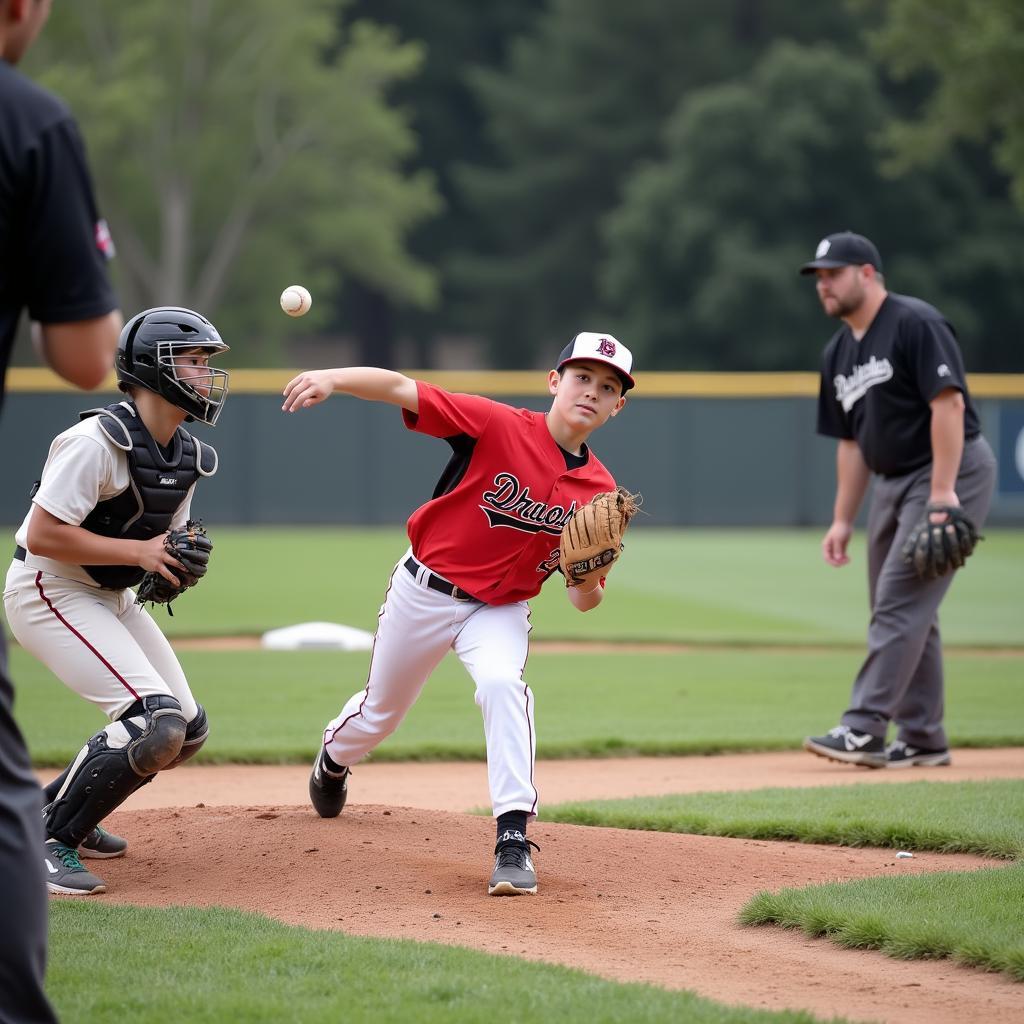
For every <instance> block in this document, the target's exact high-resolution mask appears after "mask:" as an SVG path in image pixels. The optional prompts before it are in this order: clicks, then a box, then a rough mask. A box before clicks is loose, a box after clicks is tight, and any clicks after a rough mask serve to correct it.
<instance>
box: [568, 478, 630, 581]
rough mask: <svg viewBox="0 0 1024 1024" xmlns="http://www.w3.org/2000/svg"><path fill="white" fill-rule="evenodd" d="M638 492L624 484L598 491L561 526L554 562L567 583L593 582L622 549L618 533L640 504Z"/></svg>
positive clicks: (619, 533)
mask: <svg viewBox="0 0 1024 1024" xmlns="http://www.w3.org/2000/svg"><path fill="white" fill-rule="evenodd" d="M640 501H641V499H640V495H638V494H630V493H629V491H627V490H626V489H625V488H624V487H620V488H619V489H618V490H615V491H602V492H601V493H600V494H596V495H594V497H593V498H592V499H591V500H590V502H589V503H588V504H586V505H582V506H581V507H580V508H578V509H576V511H575V512H574V513H573V514H572V516H570V518H569V520H568V521H567V522H566V524H565V526H563V527H562V536H561V539H560V540H559V545H558V565H559V568H560V569H561V570H562V575H563V576H564V577H565V585H566V586H567V587H578V586H580V585H581V584H585V583H590V584H592V585H593V586H597V583H598V581H599V580H600V578H601V577H602V576H606V575H607V574H608V570H609V568H611V566H612V565H613V564H614V563H615V561H616V560H617V559H618V557H619V555H620V554H621V552H622V535H623V534H624V533H625V532H626V527H627V526H628V525H629V521H630V519H632V518H633V516H634V515H636V513H637V510H638V509H639V508H640Z"/></svg>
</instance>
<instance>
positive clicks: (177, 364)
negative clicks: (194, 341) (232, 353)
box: [157, 342, 228, 427]
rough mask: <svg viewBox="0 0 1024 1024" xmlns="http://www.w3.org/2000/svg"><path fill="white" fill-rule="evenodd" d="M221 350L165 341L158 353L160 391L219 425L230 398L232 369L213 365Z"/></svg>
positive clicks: (209, 422)
mask: <svg viewBox="0 0 1024 1024" xmlns="http://www.w3.org/2000/svg"><path fill="white" fill-rule="evenodd" d="M216 353H217V350H213V351H211V350H209V349H201V348H186V349H182V347H181V346H180V345H176V344H174V343H173V342H162V343H161V344H160V347H159V350H158V354H157V365H158V366H159V368H160V384H161V387H160V394H161V395H162V396H163V397H164V398H166V399H167V401H168V402H170V403H171V404H172V405H176V406H177V407H178V408H179V409H184V410H185V411H186V412H187V413H189V414H190V415H191V416H192V417H193V418H194V419H197V420H199V421H201V422H202V423H208V424H209V425H210V426H211V427H212V426H214V424H216V422H217V419H218V418H219V416H220V412H221V409H222V408H223V407H224V402H225V400H226V399H227V397H228V372H227V371H226V370H216V369H214V368H213V367H212V366H210V365H209V361H210V358H211V357H212V356H214V355H216Z"/></svg>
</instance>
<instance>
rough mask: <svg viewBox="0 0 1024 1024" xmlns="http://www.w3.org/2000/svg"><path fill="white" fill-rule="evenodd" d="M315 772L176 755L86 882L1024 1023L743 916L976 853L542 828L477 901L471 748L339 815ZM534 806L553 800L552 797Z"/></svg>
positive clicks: (575, 959)
mask: <svg viewBox="0 0 1024 1024" xmlns="http://www.w3.org/2000/svg"><path fill="white" fill-rule="evenodd" d="M308 775H309V773H308V769H306V768H304V767H302V766H290V767H280V768H274V767H244V766H232V767H226V768H211V767H204V766H198V767H196V766H188V767H185V768H181V769H178V770H176V771H174V772H168V773H166V774H165V775H164V776H162V777H161V778H160V779H158V780H157V781H156V782H155V783H154V784H153V785H152V786H146V787H145V788H144V789H143V790H140V791H139V792H138V793H137V794H135V795H134V796H133V797H132V798H131V799H130V800H129V802H128V803H127V804H126V805H125V806H124V807H123V808H122V809H121V810H119V811H118V812H116V813H115V814H114V815H112V816H111V818H110V819H109V821H108V822H107V823H106V824H107V825H108V826H109V827H110V828H111V830H113V831H116V832H119V833H120V834H122V835H124V836H125V837H126V838H128V840H129V843H130V846H129V851H128V855H127V856H126V857H125V858H123V859H119V860H110V861H103V862H93V863H90V867H94V868H95V869H96V870H97V873H98V874H100V875H101V877H103V878H104V879H105V880H106V881H107V883H108V885H109V886H110V892H109V893H107V894H106V895H103V896H98V897H93V898H94V899H102V900H105V901H108V902H114V903H129V904H138V905H146V906H169V905H176V904H188V905H191V906H214V905H217V906H231V907H238V908H240V909H244V910H250V911H257V912H259V913H263V914H267V915H269V916H271V917H274V918H276V919H278V920H281V921H284V922H287V923H289V924H298V925H304V926H306V927H310V928H330V929H338V930H342V931H345V932H348V933H351V934H357V935H371V936H389V937H397V938H409V939H418V940H425V941H431V942H441V943H451V944H458V945H462V946H467V947H472V948H475V949H481V950H486V951H488V952H491V953H496V954H501V955H509V956H517V957H524V958H528V959H533V960H545V961H550V962H554V963H560V964H565V965H567V966H571V967H576V968H579V969H582V970H585V971H590V972H592V973H595V974H599V975H602V976H604V977H608V978H613V979H616V980H619V981H641V982H648V983H651V984H655V985H660V986H663V987H667V988H680V989H690V990H693V991H695V992H697V993H699V994H701V995H703V996H707V997H709V998H713V999H716V1000H719V1001H721V1002H725V1003H730V1004H743V1005H747V1006H753V1007H760V1008H766V1009H783V1008H790V1009H805V1010H808V1011H811V1012H813V1013H815V1014H817V1015H819V1016H821V1017H826V1018H827V1017H829V1016H832V1015H841V1016H843V1017H846V1018H847V1019H849V1020H856V1021H893V1022H897V1021H898V1022H899V1024H931V1022H954V1021H955V1022H962V1021H964V1020H970V1019H978V1020H993V1021H1003V1020H1005V1021H1009V1020H1018V1019H1021V1017H1022V1007H1024V986H1021V985H1020V984H1018V983H1015V982H1012V981H1010V980H1009V979H1008V978H1006V977H1004V976H1002V975H996V974H985V973H983V972H981V971H979V970H974V969H969V968H965V967H959V966H957V965H955V964H953V963H950V962H949V961H897V960H892V959H890V958H888V957H885V956H883V955H882V954H881V953H876V952H870V951H852V950H844V949H841V948H839V947H837V946H835V945H833V944H831V943H829V942H828V941H826V940H824V939H810V938H807V937H805V936H804V935H802V934H800V933H799V932H791V931H784V930H781V929H777V928H744V927H741V926H739V925H738V924H737V923H736V914H737V912H738V911H739V909H740V907H741V906H742V905H743V904H744V903H745V902H746V901H747V900H748V899H749V898H750V897H751V896H752V895H754V894H755V893H756V892H758V891H759V890H762V889H778V888H782V887H785V886H803V885H808V884H812V883H815V882H823V881H842V880H847V879H856V878H867V877H874V876H883V875H893V874H906V873H912V874H916V873H920V872H927V871H941V870H959V869H965V868H978V867H985V866H994V862H991V861H985V860H983V859H982V858H979V857H973V856H967V855H946V856H943V855H939V854H927V853H918V854H915V856H914V857H913V858H910V859H897V858H896V857H895V856H894V852H893V851H891V850H873V849H856V850H855V849H848V848H842V847H829V846H813V845H808V844H798V843H776V842H771V843H769V842H761V841H754V840H742V839H719V838H711V837H705V836H687V835H667V834H662V833H645V832H627V831H619V830H615V829H603V828H583V827H580V826H573V825H559V824H551V823H545V822H544V821H543V820H540V821H538V822H536V823H534V824H533V825H532V826H531V828H530V836H531V838H532V839H534V840H535V841H536V842H537V843H539V845H540V847H541V850H540V853H539V854H538V855H537V858H536V859H537V868H538V876H539V885H540V891H539V893H538V895H537V896H535V897H528V896H522V897H517V898H493V897H488V896H487V895H486V880H487V877H488V875H489V873H490V870H491V866H492V859H493V858H492V853H491V849H492V843H493V824H492V822H491V821H490V819H489V818H487V817H478V816H475V815H472V814H469V813H466V812H467V811H469V810H470V809H472V808H477V807H482V806H484V805H485V804H486V803H487V786H486V772H485V769H484V766H483V765H482V764H454V765H453V764H368V765H365V766H359V767H357V768H356V770H355V772H354V773H353V777H352V781H351V796H350V804H349V806H348V807H346V808H345V810H344V812H343V813H342V815H341V817H339V818H337V819H334V820H326V821H325V820H321V819H320V818H318V817H316V815H315V814H314V813H313V811H312V809H311V808H310V807H309V805H308V800H307V797H306V783H307V779H308ZM537 778H538V784H539V788H541V790H542V793H543V795H544V798H545V800H546V801H547V802H548V803H555V802H559V801H562V800H568V799H574V798H579V799H591V798H594V797H597V796H602V797H614V796H630V795H640V794H652V793H670V792H686V791H691V792H692V791H701V790H703V791H708V790H728V789H753V788H760V787H764V786H773V785H780V786H812V785H837V784H846V783H852V782H871V783H878V784H883V785H885V784H898V783H900V782H903V781H908V782H909V781H914V780H920V779H924V778H927V779H929V780H936V781H954V780H961V779H983V778H1024V751H1022V750H988V751H956V752H955V764H954V765H953V766H952V767H951V768H943V769H915V770H912V771H905V772H893V771H889V772H869V771H866V770H858V769H852V768H846V767H843V766H837V765H831V764H828V763H827V762H823V761H820V760H818V759H815V758H812V757H810V756H809V755H806V754H789V753H786V754H755V755H745V756H737V757H729V756H725V757H713V758H636V759H627V760H622V761H606V760H602V761H553V762H541V763H540V764H538V767H537ZM542 815H543V810H542Z"/></svg>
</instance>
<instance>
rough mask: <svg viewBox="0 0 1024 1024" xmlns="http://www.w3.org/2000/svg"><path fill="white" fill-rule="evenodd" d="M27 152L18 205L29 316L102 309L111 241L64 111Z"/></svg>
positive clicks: (109, 299)
mask: <svg viewBox="0 0 1024 1024" xmlns="http://www.w3.org/2000/svg"><path fill="white" fill-rule="evenodd" d="M28 159H29V161H30V162H31V163H33V164H34V167H33V172H34V173H32V174H31V175H30V180H31V181H32V182H33V189H32V194H31V195H30V196H29V197H27V199H28V202H27V204H26V205H27V209H26V211H25V215H26V228H27V230H26V249H27V251H26V252H25V254H24V256H25V260H26V264H27V276H26V285H27V288H28V295H27V303H26V304H27V306H28V310H29V315H30V316H31V317H32V319H33V320H39V321H40V322H42V323H67V322H69V321H74V320H88V319H90V318H92V317H98V316H104V315H105V314H107V313H109V312H111V311H112V310H114V309H116V308H117V298H116V296H115V294H114V290H113V288H112V287H111V284H110V279H109V277H108V275H107V266H106V264H107V260H108V258H109V257H110V255H112V252H113V246H112V244H111V242H110V236H109V234H108V233H107V228H106V224H105V222H104V221H102V220H101V219H100V216H99V212H98V210H97V208H96V199H95V196H94V194H93V187H92V180H91V178H90V176H89V170H88V167H87V165H86V160H85V147H84V146H83V144H82V139H81V137H80V135H79V133H78V129H77V127H76V126H75V123H74V121H73V120H72V119H71V118H70V117H66V118H64V119H62V120H60V121H58V122H56V123H55V124H53V125H51V126H50V127H48V128H47V129H46V130H45V131H43V132H41V133H40V134H39V135H38V136H37V139H36V141H35V145H34V146H33V148H32V151H31V152H30V153H29V154H28Z"/></svg>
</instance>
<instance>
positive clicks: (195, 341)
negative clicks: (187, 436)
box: [114, 306, 228, 427]
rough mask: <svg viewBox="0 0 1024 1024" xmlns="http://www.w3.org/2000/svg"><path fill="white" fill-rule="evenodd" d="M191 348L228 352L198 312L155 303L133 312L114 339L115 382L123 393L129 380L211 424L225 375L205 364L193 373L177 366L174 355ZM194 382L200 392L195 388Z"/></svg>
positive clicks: (221, 401) (224, 386) (223, 389)
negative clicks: (200, 387)
mask: <svg viewBox="0 0 1024 1024" xmlns="http://www.w3.org/2000/svg"><path fill="white" fill-rule="evenodd" d="M196 348H199V349H203V350H204V351H206V352H208V353H209V354H210V355H211V357H212V356H213V355H215V354H218V353H220V352H227V351H228V346H227V345H226V344H224V342H223V341H221V337H220V335H219V334H218V333H217V328H216V327H214V326H213V324H211V323H210V321H209V320H207V319H206V317H205V316H203V315H202V314H200V313H196V312H193V311H192V310H191V309H182V308H180V307H178V306H157V307H156V308H155V309H147V310H144V311H143V312H141V313H136V314H135V316H133V317H132V318H131V320H129V321H128V323H126V324H125V325H124V328H123V329H122V331H121V337H120V338H119V339H118V342H117V356H116V358H115V360H114V369H115V370H116V372H117V386H118V387H119V388H120V389H121V390H122V391H126V390H127V385H129V384H134V385H136V386H137V387H141V388H145V389H146V390H147V391H153V392H155V393H156V394H158V395H159V396H160V397H161V398H164V399H166V400H167V401H168V402H170V403H171V405H175V406H177V407H178V408H179V409H181V410H182V411H183V412H186V413H188V419H189V420H193V419H196V420H199V421H201V422H202V423H208V424H209V425H210V426H211V427H212V426H213V425H214V424H215V423H216V422H217V417H218V416H220V411H221V409H222V408H223V407H224V401H225V399H226V398H227V397H228V374H227V372H226V371H225V370H215V369H213V367H210V366H207V367H203V368H202V370H201V371H199V372H197V368H196V367H195V366H191V367H186V366H185V365H184V364H183V365H181V366H179V365H178V361H177V360H178V357H179V356H180V355H181V354H182V353H183V352H186V351H188V350H189V349H196ZM186 369H187V370H188V371H189V372H185V371H186ZM197 383H198V384H201V386H202V388H203V389H204V391H205V392H206V393H205V394H204V393H203V391H200V390H199V389H198V388H197V387H196V386H195V385H196V384H197Z"/></svg>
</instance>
